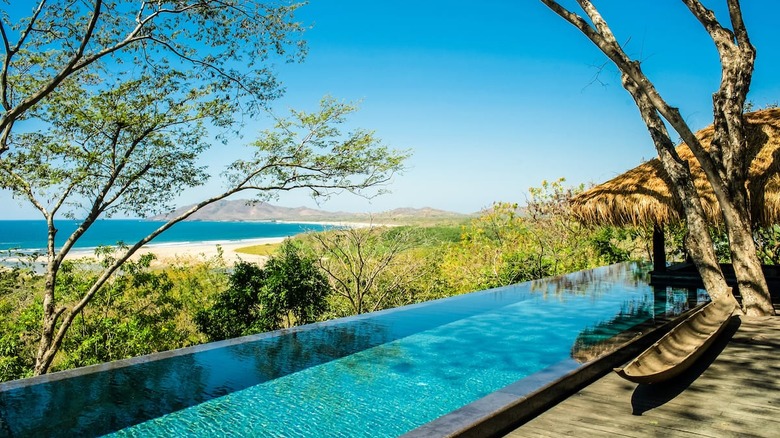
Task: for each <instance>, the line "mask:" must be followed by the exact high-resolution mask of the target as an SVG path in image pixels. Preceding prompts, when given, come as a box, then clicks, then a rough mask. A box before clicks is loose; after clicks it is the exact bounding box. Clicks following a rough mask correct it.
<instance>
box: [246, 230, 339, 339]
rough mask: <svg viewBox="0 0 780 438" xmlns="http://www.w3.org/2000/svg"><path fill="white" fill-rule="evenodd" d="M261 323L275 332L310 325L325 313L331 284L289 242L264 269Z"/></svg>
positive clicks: (301, 252) (284, 244) (311, 259)
mask: <svg viewBox="0 0 780 438" xmlns="http://www.w3.org/2000/svg"><path fill="white" fill-rule="evenodd" d="M265 273H266V278H265V285H264V286H263V288H262V289H261V291H260V304H261V306H262V311H261V316H262V319H263V320H265V321H268V322H269V325H272V326H273V328H274V329H276V328H281V327H292V326H293V325H302V324H310V323H312V322H315V321H317V319H318V318H319V317H320V316H321V315H322V314H323V313H324V312H325V310H326V308H327V300H326V298H327V296H328V295H329V294H330V292H331V289H330V284H329V283H328V279H327V277H326V276H325V274H324V273H323V272H322V271H320V270H319V268H318V267H317V264H316V262H315V260H314V259H313V258H312V257H310V256H306V255H304V254H303V251H302V250H301V248H300V247H299V246H298V245H297V244H295V243H294V242H293V241H292V240H290V239H287V240H285V241H284V242H283V243H282V246H281V247H279V249H278V252H277V253H276V254H275V255H274V256H273V257H271V258H270V259H269V260H268V262H267V263H266V265H265Z"/></svg>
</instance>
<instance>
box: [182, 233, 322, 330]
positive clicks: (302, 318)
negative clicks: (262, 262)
mask: <svg viewBox="0 0 780 438" xmlns="http://www.w3.org/2000/svg"><path fill="white" fill-rule="evenodd" d="M329 292H330V287H329V286H328V283H327V280H326V278H325V277H324V275H323V274H322V273H321V272H320V271H319V270H318V269H317V267H316V266H315V264H314V261H313V260H312V259H311V258H308V257H306V256H304V255H303V254H302V252H301V251H300V249H299V248H298V247H297V246H296V245H295V244H294V243H292V242H291V241H289V240H288V241H285V242H284V243H283V244H282V246H281V247H280V248H279V252H278V254H277V255H275V256H274V257H272V258H271V259H270V260H268V262H267V264H266V266H265V268H260V267H259V266H257V265H255V264H251V263H246V262H240V263H237V264H236V265H235V267H234V269H233V273H232V274H231V275H230V285H229V287H228V289H227V290H226V291H224V292H222V293H221V294H219V295H218V296H217V297H216V302H215V303H214V305H213V306H211V307H210V308H209V309H204V310H201V311H199V312H197V314H196V316H195V324H196V325H197V326H198V329H199V330H200V331H201V332H203V333H204V334H205V335H206V337H207V338H208V339H209V340H210V341H217V340H221V339H228V338H234V337H237V336H243V335H249V334H254V333H259V332H265V331H269V330H276V329H279V328H282V327H285V326H287V327H290V326H292V325H298V324H308V323H311V322H314V321H316V320H317V319H318V318H319V317H320V316H321V315H322V313H323V312H324V311H325V310H326V297H327V295H328V293H329Z"/></svg>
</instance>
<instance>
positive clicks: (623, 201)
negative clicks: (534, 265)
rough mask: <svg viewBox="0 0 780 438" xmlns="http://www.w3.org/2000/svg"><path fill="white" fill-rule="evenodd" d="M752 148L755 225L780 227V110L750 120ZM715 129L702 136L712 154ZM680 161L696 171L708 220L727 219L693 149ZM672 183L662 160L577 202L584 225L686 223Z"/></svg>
mask: <svg viewBox="0 0 780 438" xmlns="http://www.w3.org/2000/svg"><path fill="white" fill-rule="evenodd" d="M745 119H746V121H747V125H748V127H747V130H746V131H747V137H748V145H749V147H750V148H751V152H752V155H753V156H754V158H753V160H752V162H751V166H750V175H749V178H748V193H749V196H750V204H751V209H752V211H751V213H752V217H753V222H754V223H756V224H760V225H770V224H775V223H778V222H780V173H779V171H780V108H773V109H767V110H762V111H756V112H754V113H748V114H745ZM714 132H715V130H714V128H713V127H712V126H709V127H707V128H705V129H702V130H701V131H699V132H697V133H696V136H697V137H698V138H699V139H700V141H701V142H702V144H703V145H704V147H706V148H709V147H710V143H711V142H712V139H713V136H714ZM677 152H678V154H679V155H680V157H681V158H682V159H684V160H687V161H688V163H689V164H690V166H691V173H692V174H693V178H694V185H695V186H696V189H697V190H698V192H699V195H700V196H701V198H702V205H703V207H704V212H705V215H706V216H707V218H708V220H709V221H710V222H711V223H713V224H719V223H721V222H722V219H723V218H722V215H721V212H720V208H719V207H718V203H717V201H716V199H715V195H714V193H713V192H712V188H711V187H710V184H709V182H708V181H707V178H706V176H705V175H704V171H703V170H702V169H701V167H700V166H699V164H698V162H697V161H696V159H695V158H694V156H693V153H691V151H690V149H689V148H688V145H686V144H684V143H683V144H681V145H680V146H678V147H677ZM670 187H671V183H670V180H669V177H668V175H667V174H666V171H664V170H663V167H662V166H661V162H660V161H659V160H658V158H654V159H652V160H650V161H648V162H646V163H644V164H641V165H639V166H637V167H635V168H633V169H631V170H629V171H628V172H626V173H624V174H622V175H620V176H617V177H615V178H613V179H611V180H609V181H607V182H605V183H603V184H600V185H598V186H595V187H593V188H591V189H590V190H587V191H585V192H583V193H581V194H580V195H578V196H576V197H575V198H574V199H573V200H572V202H573V208H574V213H575V215H576V216H577V217H578V218H579V219H580V220H581V221H582V222H584V223H589V224H612V225H618V226H623V225H648V224H659V225H663V224H670V223H676V222H680V221H681V218H682V208H681V205H680V202H679V200H678V199H677V198H676V196H675V195H673V192H672V190H670Z"/></svg>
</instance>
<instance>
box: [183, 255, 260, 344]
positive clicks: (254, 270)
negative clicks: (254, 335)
mask: <svg viewBox="0 0 780 438" xmlns="http://www.w3.org/2000/svg"><path fill="white" fill-rule="evenodd" d="M264 283H265V272H264V271H263V269H262V268H260V267H259V266H257V265H255V264H252V263H247V262H239V263H236V265H235V266H234V267H233V273H232V274H231V275H230V285H229V287H228V289H227V290H226V291H224V292H223V293H221V294H219V295H218V296H217V297H216V302H215V303H214V305H213V306H211V308H209V309H204V310H201V311H199V312H198V313H197V314H196V315H195V324H196V325H197V327H198V330H200V331H201V332H203V333H204V334H205V335H206V337H207V338H208V340H209V341H218V340H221V339H228V338H235V337H238V336H242V335H245V334H249V333H248V332H251V331H252V328H253V327H254V326H255V324H256V323H257V321H259V320H260V308H259V297H258V295H259V293H260V289H262V287H263V285H264Z"/></svg>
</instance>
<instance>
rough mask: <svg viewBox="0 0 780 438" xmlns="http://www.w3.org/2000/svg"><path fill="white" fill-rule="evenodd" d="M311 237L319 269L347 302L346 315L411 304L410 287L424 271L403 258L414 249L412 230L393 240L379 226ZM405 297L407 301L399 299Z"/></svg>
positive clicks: (394, 237)
mask: <svg viewBox="0 0 780 438" xmlns="http://www.w3.org/2000/svg"><path fill="white" fill-rule="evenodd" d="M311 237H312V239H313V240H314V252H315V253H316V254H317V263H318V265H319V267H320V268H321V269H322V270H323V271H325V272H326V273H327V274H328V277H329V278H330V281H331V287H332V288H333V291H334V293H335V295H337V296H338V297H340V298H341V299H342V300H345V302H346V306H345V307H346V310H345V311H343V313H344V314H349V315H355V314H360V313H365V312H373V311H376V310H381V309H384V308H386V307H387V305H388V303H389V302H391V301H392V302H396V303H398V302H401V303H403V304H408V303H409V302H410V301H411V297H410V296H409V295H410V294H409V291H408V289H407V287H408V286H409V284H410V283H411V282H412V281H413V280H414V278H415V276H416V273H417V272H420V270H419V265H418V263H412V262H411V260H405V259H403V258H402V254H403V252H404V251H406V250H408V249H410V248H411V247H412V246H413V240H412V237H411V235H410V232H409V231H408V230H405V231H403V232H399V233H393V234H392V238H387V236H385V235H384V229H383V228H380V227H375V226H370V227H368V228H344V229H340V230H333V231H329V232H325V233H314V234H312V235H311ZM418 262H423V261H422V260H418ZM405 295H406V296H408V298H407V299H399V297H402V296H405Z"/></svg>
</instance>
